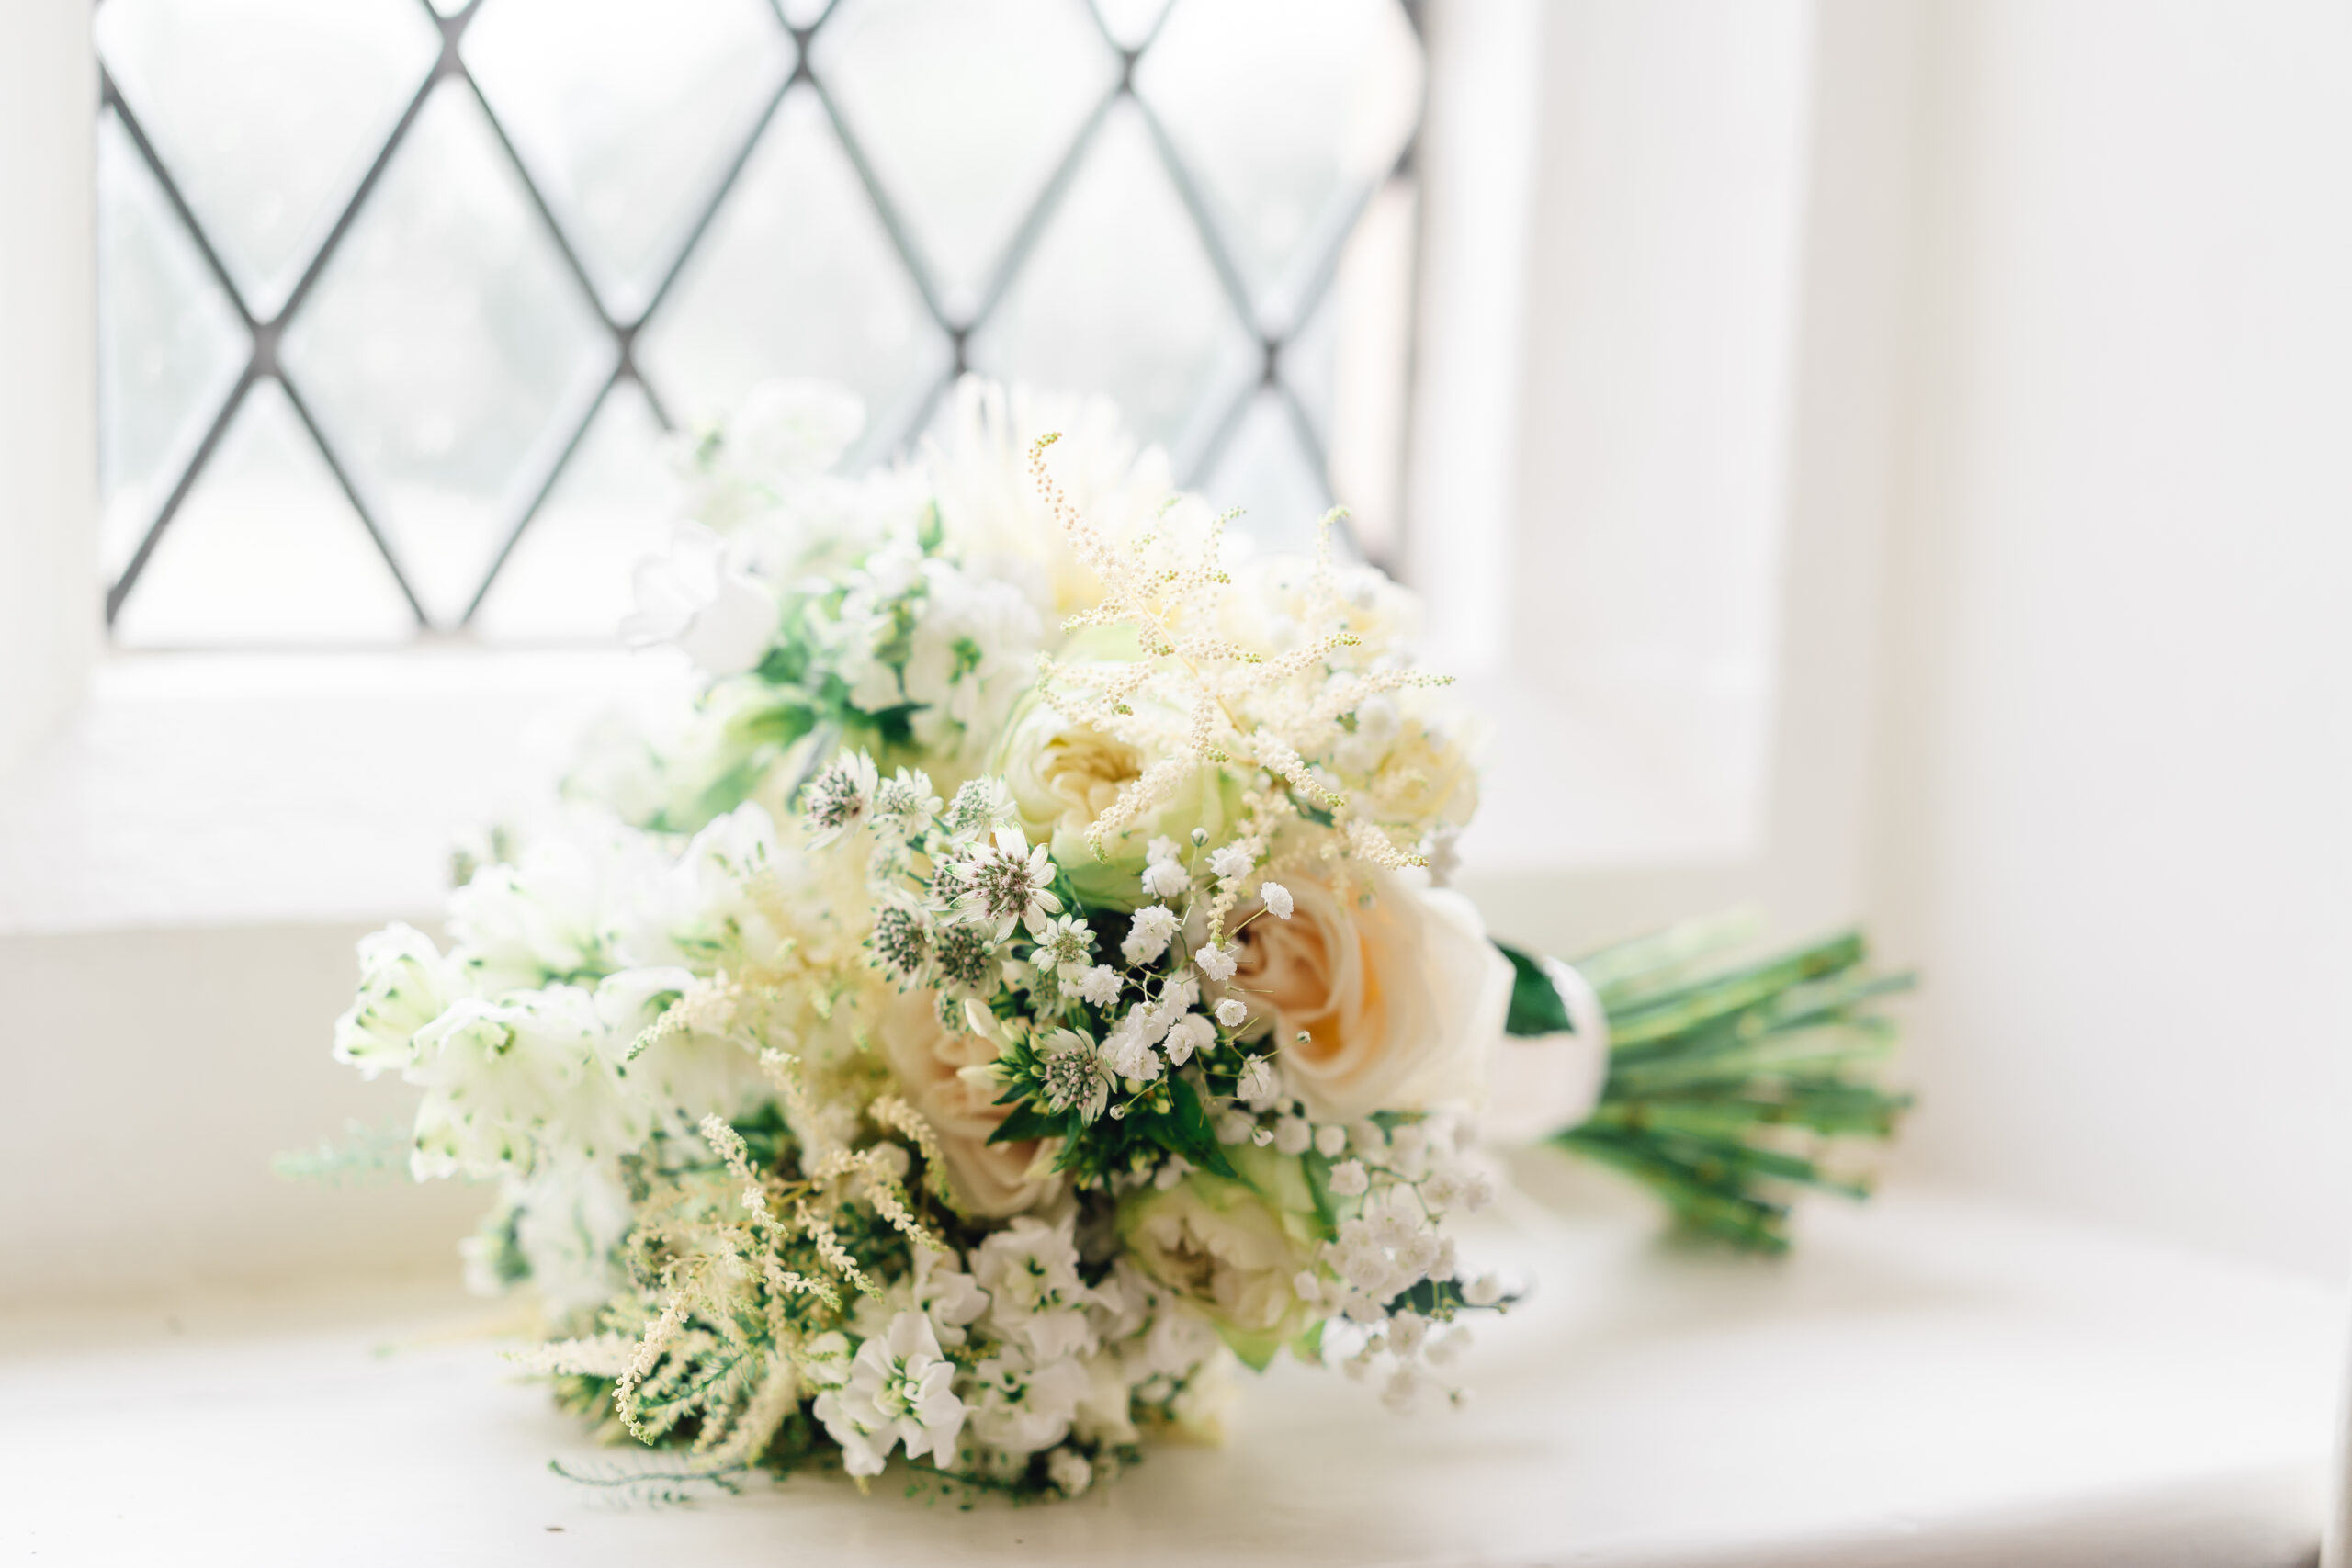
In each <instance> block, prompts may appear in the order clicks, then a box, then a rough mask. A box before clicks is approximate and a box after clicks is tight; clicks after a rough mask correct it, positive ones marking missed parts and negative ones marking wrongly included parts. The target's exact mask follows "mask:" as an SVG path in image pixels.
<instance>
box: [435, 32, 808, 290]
mask: <svg viewBox="0 0 2352 1568" xmlns="http://www.w3.org/2000/svg"><path fill="white" fill-rule="evenodd" d="M463 47H464V51H465V57H466V63H467V66H468V68H469V70H471V72H472V73H473V77H474V80H475V81H476V82H477V83H478V84H480V85H481V90H482V94H483V96H485V97H486V98H488V99H489V101H490V106H491V108H492V112H494V113H495V114H496V115H497V116H498V118H499V123H500V124H501V125H503V126H504V127H505V129H506V133H507V135H508V136H509V137H510V138H511V139H512V140H513V141H514V143H515V150H516V152H519V153H520V154H521V156H522V157H523V159H524V161H525V162H526V163H527V164H529V165H530V167H531V175H532V178H533V180H534V182H535V183H536V184H537V186H538V188H539V191H540V193H541V194H542V195H543V196H545V197H547V200H548V206H549V207H550V208H551V209H553V210H554V212H555V214H556V217H557V220H558V221H560V222H561V223H562V224H563V226H564V231H565V233H566V235H567V237H569V238H570V239H571V243H572V244H573V246H574V248H575V249H576V250H577V251H578V253H579V254H580V257H581V263H582V265H583V266H585V267H586V268H587V270H588V273H589V275H590V276H592V277H594V279H595V281H596V287H597V288H598V289H599V291H601V292H602V293H603V295H604V297H605V302H606V305H607V307H608V308H609V309H610V310H612V311H613V312H614V314H615V315H616V316H617V317H618V318H620V319H621V320H624V321H627V320H632V319H634V318H635V317H636V316H637V315H639V313H640V312H642V311H643V310H644V309H645V306H646V304H647V303H648V302H649V301H650V299H652V297H653V291H654V289H655V288H656V287H657V286H658V285H659V283H660V281H661V279H662V276H663V275H664V274H665V273H666V272H667V271H668V270H669V267H670V265H671V263H672V262H673V261H674V260H675V259H676V257H677V254H678V250H679V247H680V246H681V245H682V244H683V243H684V241H685V238H686V232H687V230H688V228H689V227H690V226H691V225H692V223H693V221H694V220H695V218H696V217H698V216H699V215H700V214H701V212H702V210H703V209H704V207H705V206H706V205H707V204H708V202H709V200H710V198H711V197H712V196H713V195H714V194H715V193H716V192H717V190H718V183H719V181H720V180H721V179H722V178H724V177H725V175H726V172H727V169H728V167H729V165H730V164H732V163H733V162H734V160H735V157H736V155H737V154H738V153H739V152H741V149H742V145H743V142H744V141H745V139H746V138H748V137H749V136H750V135H751V133H752V126H753V125H754V124H755V123H756V122H757V121H758V119H759V117H760V114H761V113H762V111H763V110H764V109H765V108H766V107H767V106H768V102H769V100H770V99H771V98H773V97H774V96H775V92H776V89H777V88H778V87H779V86H781V85H783V82H784V79H785V78H786V76H788V75H790V74H791V73H792V64H793V46H792V40H791V39H790V38H788V37H787V36H786V34H785V32H784V30H783V29H782V28H778V27H777V26H776V21H775V12H773V11H771V10H770V9H769V8H768V6H767V5H766V4H765V0H660V3H659V4H654V3H649V0H497V3H496V4H494V5H491V6H487V7H486V8H485V9H484V10H483V12H482V14H481V19H480V20H479V21H476V22H475V23H473V24H472V25H471V26H470V27H469V28H467V30H466V36H465V42H464V46H463Z"/></svg>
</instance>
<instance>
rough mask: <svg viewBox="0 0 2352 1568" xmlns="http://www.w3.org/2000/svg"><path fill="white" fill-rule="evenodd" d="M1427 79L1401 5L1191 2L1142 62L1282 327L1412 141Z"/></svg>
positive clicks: (1246, 268)
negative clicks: (1355, 216)
mask: <svg viewBox="0 0 2352 1568" xmlns="http://www.w3.org/2000/svg"><path fill="white" fill-rule="evenodd" d="M1422 76H1423V64H1422V60H1421V49H1420V43H1419V40H1418V39H1416V38H1415V37H1414V35H1413V28H1412V24H1411V23H1410V22H1408V21H1407V20H1406V19H1405V16H1404V13H1403V12H1402V11H1401V10H1400V9H1398V7H1397V6H1396V5H1395V4H1394V3H1393V0H1286V3H1285V4H1283V5H1280V6H1267V5H1263V4H1260V3H1258V0H1184V3H1183V4H1182V5H1180V6H1177V7H1176V8H1175V10H1174V12H1173V13H1172V14H1171V15H1170V17H1169V19H1168V23H1167V25H1166V26H1165V27H1163V28H1161V29H1160V32H1159V37H1158V38H1157V39H1154V40H1153V42H1152V46H1151V48H1150V49H1149V50H1148V51H1146V52H1145V54H1144V56H1143V59H1142V62H1140V63H1139V64H1138V65H1137V66H1136V91H1137V92H1138V93H1140V94H1141V95H1142V96H1143V97H1144V99H1145V101H1146V102H1148V103H1149V104H1150V105H1151V106H1152V107H1153V108H1154V109H1155V110H1156V111H1158V113H1159V116H1160V118H1161V121H1162V123H1163V124H1164V125H1165V126H1166V127H1167V130H1168V135H1169V139H1170V141H1173V142H1174V143H1175V144H1176V149H1177V152H1178V155H1179V156H1180V157H1182V159H1183V160H1184V163H1185V164H1186V166H1187V167H1188V168H1190V169H1192V170H1193V173H1194V175H1195V177H1196V178H1197V179H1198V181H1199V183H1200V186H1201V189H1202V195H1203V198H1204V200H1205V201H1206V202H1207V204H1208V206H1209V208H1210V209H1211V210H1212V211H1213V212H1214V213H1215V214H1216V220H1217V225H1218V228H1219V230H1220V231H1221V232H1222V233H1223V235H1224V237H1225V240H1226V243H1227V245H1228V247H1229V248H1230V249H1231V251H1232V253H1233V256H1234V261H1235V265H1237V266H1238V267H1239V269H1240V271H1241V274H1242V276H1243V278H1244V279H1245V280H1246V281H1247V282H1248V284H1249V287H1250V298H1251V299H1252V300H1253V301H1254V302H1255V303H1256V305H1257V309H1258V314H1259V316H1260V318H1261V321H1265V322H1266V323H1267V324H1268V325H1270V326H1272V327H1273V328H1274V329H1275V330H1277V331H1279V330H1281V329H1282V328H1283V326H1285V325H1286V324H1287V323H1288V322H1290V321H1293V320H1294V319H1295V316H1296V315H1297V313H1298V310H1299V307H1300V303H1301V300H1300V295H1301V292H1302V290H1303V289H1304V288H1305V287H1306V284H1307V283H1308V281H1309V279H1310V278H1311V276H1312V275H1313V274H1314V272H1315V270H1316V269H1317V267H1318V266H1319V265H1322V263H1323V261H1324V259H1325V258H1326V257H1327V256H1328V255H1329V253H1330V251H1331V248H1332V247H1333V245H1335V244H1336V243H1338V241H1339V239H1340V235H1341V232H1342V231H1343V230H1344V228H1345V227H1346V225H1347V223H1348V220H1349V217H1350V215H1351V213H1352V212H1353V211H1354V210H1355V209H1356V207H1357V205H1358V204H1359V203H1360V202H1361V201H1362V200H1363V197H1364V194H1365V193H1366V192H1367V191H1368V190H1370V189H1371V188H1372V186H1374V184H1375V183H1377V182H1378V181H1379V180H1380V179H1381V178H1382V177H1383V176H1385V175H1386V174H1387V173H1388V172H1389V170H1390V169H1391V168H1393V167H1394V166H1395V164H1396V162H1397V155H1398V154H1399V153H1400V152H1403V151H1404V148H1405V146H1406V143H1407V142H1408V141H1410V140H1411V139H1412V134H1413V127H1414V125H1415V123H1416V121H1417V120H1418V119H1419V115H1420V102H1421V89H1422Z"/></svg>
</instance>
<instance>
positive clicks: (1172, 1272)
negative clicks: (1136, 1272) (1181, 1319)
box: [1119, 1144, 1324, 1368]
mask: <svg viewBox="0 0 2352 1568" xmlns="http://www.w3.org/2000/svg"><path fill="white" fill-rule="evenodd" d="M1226 1157H1227V1159H1229V1160H1231V1161H1232V1163H1233V1167H1234V1168H1235V1169H1236V1170H1237V1171H1238V1172H1239V1173H1240V1176H1241V1179H1240V1180H1238V1181H1237V1180H1231V1179H1227V1178H1225V1177H1222V1176H1216V1175H1212V1174H1211V1173H1209V1172H1208V1171H1204V1170H1196V1171H1194V1172H1193V1173H1192V1174H1191V1175H1190V1176H1187V1177H1186V1178H1185V1179H1183V1180H1182V1181H1180V1182H1178V1183H1177V1184H1176V1185H1175V1186H1173V1187H1171V1188H1170V1189H1169V1190H1167V1191H1165V1192H1162V1191H1160V1190H1158V1189H1156V1188H1149V1187H1147V1188H1143V1189H1141V1190H1137V1191H1136V1192H1132V1193H1130V1194H1128V1196H1127V1197H1126V1198H1125V1199H1123V1200H1122V1201H1120V1204H1119V1236H1120V1239H1121V1240H1122V1241H1124V1242H1125V1244H1126V1247H1127V1250H1128V1252H1129V1253H1130V1254H1132V1255H1133V1257H1134V1258H1135V1260H1136V1266H1137V1267H1139V1268H1140V1269H1143V1271H1144V1272H1145V1273H1146V1274H1148V1275H1149V1276H1151V1278H1152V1279H1154V1280H1158V1281H1159V1283H1160V1284H1161V1285H1162V1286H1164V1287H1166V1288H1167V1289H1168V1290H1170V1291H1172V1292H1175V1293H1176V1294H1177V1295H1179V1296H1181V1297H1182V1298H1183V1299H1184V1300H1186V1301H1188V1302H1190V1303H1193V1305H1194V1306H1196V1307H1198V1308H1199V1309H1200V1310H1201V1312H1202V1314H1204V1316H1206V1317H1207V1318H1208V1320H1209V1321H1210V1323H1211V1324H1213V1325H1216V1331H1217V1335H1218V1337H1220V1338H1222V1339H1223V1340H1224V1341H1225V1342H1226V1343H1227V1345H1229V1346H1231V1347H1232V1348H1233V1352H1234V1354H1236V1355H1238V1356H1239V1357H1240V1358H1241V1359H1243V1360H1245V1361H1247V1362H1249V1363H1250V1365H1251V1366H1253V1367H1259V1368H1263V1367H1264V1366H1265V1365H1266V1363H1267V1362H1269V1361H1271V1360H1272V1359H1273V1357H1274V1352H1275V1351H1277V1350H1279V1349H1281V1348H1283V1345H1285V1344H1286V1343H1288V1342H1289V1341H1291V1340H1293V1339H1295V1338H1296V1337H1298V1336H1299V1335H1301V1334H1304V1333H1306V1330H1307V1329H1308V1328H1309V1327H1310V1326H1311V1325H1313V1324H1314V1322H1315V1319H1316V1316H1317V1313H1316V1309H1315V1308H1313V1307H1311V1306H1309V1305H1308V1304H1307V1303H1305V1302H1302V1301H1300V1300H1299V1299H1298V1292H1296V1291H1295V1289H1294V1288H1293V1287H1292V1283H1291V1281H1292V1280H1295V1279H1296V1278H1297V1277H1298V1275H1299V1274H1300V1273H1301V1272H1302V1271H1304V1270H1307V1269H1312V1268H1314V1266H1315V1251H1316V1246H1317V1242H1318V1241H1319V1240H1321V1239H1322V1235H1323V1234H1324V1233H1323V1232H1322V1230H1321V1222H1320V1220H1319V1219H1318V1218H1317V1213H1316V1208H1315V1194H1314V1192H1313V1191H1312V1190H1310V1189H1309V1188H1308V1186H1307V1184H1306V1170H1305V1168H1303V1167H1302V1166H1301V1165H1300V1163H1299V1161H1298V1160H1297V1159H1296V1158H1295V1157H1293V1156H1287V1155H1283V1154H1278V1153H1276V1152H1275V1151H1273V1150H1272V1149H1261V1148H1259V1147H1257V1146H1255V1145H1250V1144H1241V1145H1235V1146H1233V1147H1230V1148H1228V1149H1227V1150H1226Z"/></svg>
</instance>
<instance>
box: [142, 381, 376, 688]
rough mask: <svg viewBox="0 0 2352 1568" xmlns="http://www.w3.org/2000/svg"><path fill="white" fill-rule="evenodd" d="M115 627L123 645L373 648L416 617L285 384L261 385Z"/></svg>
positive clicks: (163, 538) (164, 537)
mask: <svg viewBox="0 0 2352 1568" xmlns="http://www.w3.org/2000/svg"><path fill="white" fill-rule="evenodd" d="M114 631H115V637H116V638H117V640H119V641H120V642H121V643H123V644H124V645H125V646H127V647H131V648H203V647H224V646H225V647H239V648H250V647H254V646H255V645H263V646H267V645H279V646H284V645H288V644H291V645H295V646H310V645H343V646H349V645H368V644H376V645H381V644H385V643H396V642H402V641H405V640H407V639H408V638H409V637H412V636H413V635H414V633H415V631H416V618H415V616H414V615H412V614H411V613H410V611H409V607H408V603H407V601H406V600H404V599H403V598H402V597H401V591H400V587H399V585H398V584H397V583H396V582H394V581H393V580H392V574H391V570H390V568H388V567H387V566H385V564H384V558H383V556H382V554H381V553H380V552H379V551H378V550H377V548H376V546H375V542H374V541H373V540H371V539H369V538H368V531H367V528H366V526H365V525H363V524H362V523H361V522H360V521H359V517H358V514H357V513H355V512H353V511H352V509H351V503H350V502H349V501H347V500H345V497H344V494H343V491H341V490H340V489H339V488H338V487H337V486H336V484H335V481H334V475H333V474H332V473H330V472H329V471H328V469H327V465H326V460H325V459H324V458H322V457H320V456H319V449H318V446H316V444H314V443H313V442H312V441H311V436H310V433H309V432H308V431H306V430H304V429H303V428H302V424H301V422H300V419H299V418H298V417H297V416H296V414H295V412H294V405H293V404H292V402H291V401H289V400H288V398H287V396H286V390H285V389H284V388H283V387H281V386H279V385H278V384H277V382H276V381H274V380H262V381H259V382H256V383H254V387H253V389H252V390H251V391H249V392H248V393H246V395H245V399H244V402H243V406H241V407H240V408H239V409H238V410H237V412H236V416H235V418H234V419H233V420H232V421H231V423H230V425H229V429H228V431H227V433H226V434H223V436H222V437H221V441H220V447H219V448H218V449H217V450H216V451H215V452H214V454H213V457H212V461H211V462H209V464H207V465H206V466H205V469H204V473H203V476H202V477H201V478H199V479H198V480H197V482H196V486H195V488H194V489H193V490H191V491H189V492H188V496H187V501H186V502H183V503H182V504H181V506H180V509H179V512H178V513H176V514H175V516H174V517H173V518H172V521H171V524H170V525H169V526H167V527H166V528H165V529H164V532H163V535H162V536H161V537H160V538H158V539H157V540H156V542H155V552H154V554H153V556H151V557H150V558H148V561H147V570H146V571H145V572H144V573H143V574H142V575H141V578H140V580H139V588H138V592H135V593H133V594H131V596H130V598H129V599H128V600H126V601H125V602H124V604H123V609H122V614H121V615H120V616H119V618H118V619H117V620H116V622H115V626H114Z"/></svg>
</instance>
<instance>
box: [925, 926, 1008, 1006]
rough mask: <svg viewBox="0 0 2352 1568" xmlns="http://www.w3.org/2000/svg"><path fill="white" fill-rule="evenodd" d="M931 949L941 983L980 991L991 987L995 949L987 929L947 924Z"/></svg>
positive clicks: (966, 989) (958, 989)
mask: <svg viewBox="0 0 2352 1568" xmlns="http://www.w3.org/2000/svg"><path fill="white" fill-rule="evenodd" d="M931 952H932V961H933V963H934V964H937V965H938V966H939V978H940V981H941V983H942V984H944V985H945V986H946V987H949V988H950V989H952V990H955V991H957V992H964V991H975V992H977V991H982V990H986V989H987V988H988V986H989V980H990V978H991V977H992V974H993V971H992V969H991V961H992V960H993V959H994V958H995V957H996V949H995V948H994V947H993V946H992V945H990V943H989V934H988V932H986V931H982V930H981V929H980V928H979V927H978V926H973V925H955V926H949V927H947V928H946V929H945V930H944V931H941V932H940V933H939V936H938V940H937V941H935V942H933V944H932V950H931Z"/></svg>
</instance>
